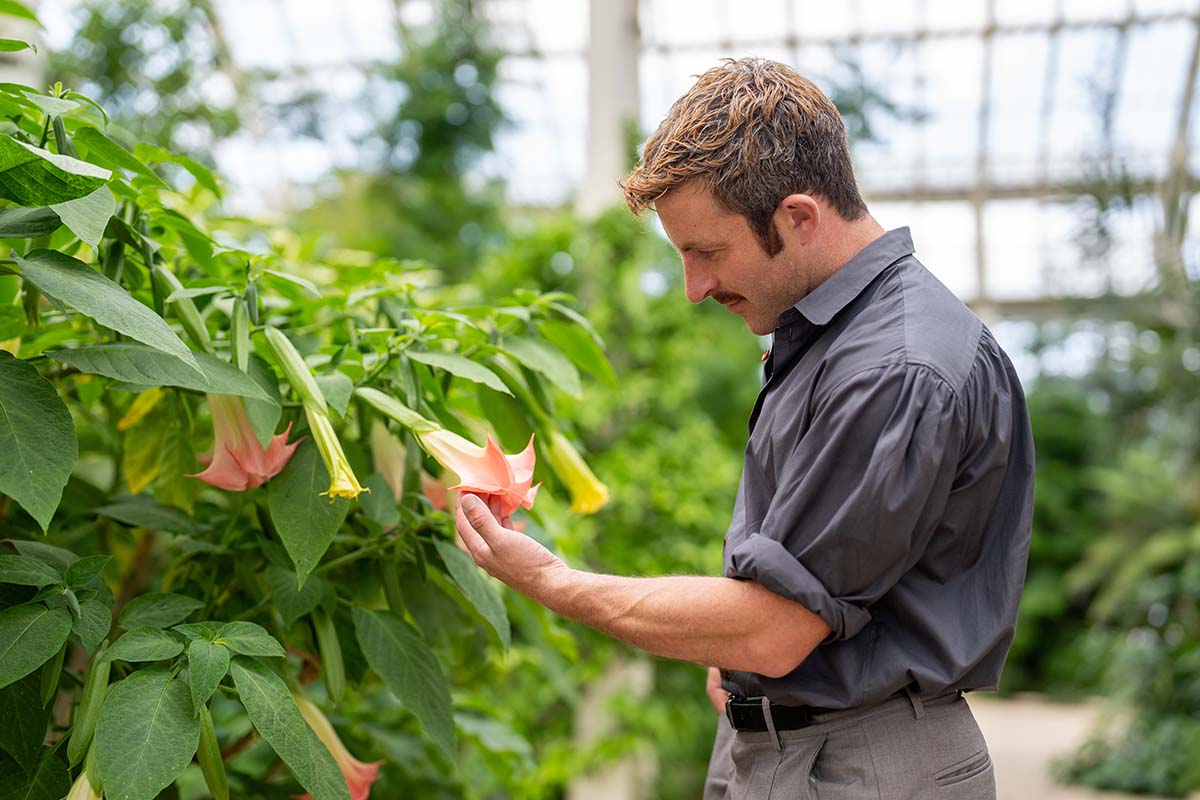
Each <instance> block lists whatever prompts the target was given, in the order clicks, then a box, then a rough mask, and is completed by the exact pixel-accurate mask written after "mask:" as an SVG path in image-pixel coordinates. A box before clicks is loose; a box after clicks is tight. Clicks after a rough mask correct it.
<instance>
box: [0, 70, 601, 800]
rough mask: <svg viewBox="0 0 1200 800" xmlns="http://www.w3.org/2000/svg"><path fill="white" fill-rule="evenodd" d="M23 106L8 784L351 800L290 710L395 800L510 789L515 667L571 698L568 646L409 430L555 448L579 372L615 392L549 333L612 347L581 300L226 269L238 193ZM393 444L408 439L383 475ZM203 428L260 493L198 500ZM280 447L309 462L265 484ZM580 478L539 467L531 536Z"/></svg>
mask: <svg viewBox="0 0 1200 800" xmlns="http://www.w3.org/2000/svg"><path fill="white" fill-rule="evenodd" d="M0 104H2V105H3V106H4V107H5V109H6V114H7V115H8V116H9V118H10V119H11V120H12V122H13V125H12V128H11V130H10V132H9V135H8V136H6V137H4V142H5V143H7V144H5V145H4V147H3V148H0V196H2V197H3V198H4V199H5V201H6V206H5V207H4V208H0V233H2V234H3V235H4V237H5V243H6V244H7V245H8V246H9V248H11V250H12V253H11V258H9V259H7V260H5V261H3V262H0V264H2V265H3V269H4V273H5V274H4V275H3V276H2V277H0V293H2V294H0V301H2V303H0V315H2V316H0V321H2V322H3V326H4V327H3V331H2V333H3V352H0V409H2V410H3V411H4V414H2V415H0V419H2V420H3V423H2V424H0V444H2V445H3V446H0V490H2V491H3V492H4V494H5V496H4V497H3V498H2V499H0V528H2V530H3V532H4V535H5V536H6V537H8V538H6V539H5V540H4V542H3V544H2V545H0V708H3V709H5V714H4V716H5V719H6V722H7V720H9V719H10V714H11V715H12V719H14V720H16V721H17V723H18V724H16V725H12V726H10V725H7V724H6V726H5V730H4V731H3V733H2V734H0V751H2V752H0V775H3V776H4V778H3V780H4V781H5V782H6V783H5V784H4V786H5V789H6V791H7V790H9V789H11V790H13V791H17V792H19V793H20V795H21V796H30V797H48V798H49V797H53V798H57V797H60V796H61V795H62V794H64V793H65V787H66V785H69V783H70V781H71V778H72V776H74V777H75V778H80V776H81V775H82V771H84V770H86V772H87V776H88V780H89V781H91V783H92V785H93V786H96V785H99V784H100V783H103V784H104V786H105V788H106V791H108V792H110V793H111V794H112V795H113V796H120V797H129V798H151V797H155V796H158V795H159V793H160V792H161V791H163V790H164V789H165V787H168V786H170V785H171V784H173V783H175V782H176V781H177V780H182V781H183V782H184V783H186V782H187V781H188V778H187V775H186V773H187V771H188V764H189V763H190V762H191V761H192V757H193V755H194V754H195V753H197V751H199V752H200V757H201V766H202V767H203V768H204V776H205V778H206V779H207V780H209V781H210V782H217V783H219V782H220V781H221V780H227V781H228V787H229V788H228V792H229V793H230V794H232V795H234V796H237V797H247V798H255V797H280V796H284V795H287V794H299V793H302V792H305V791H307V792H308V793H309V794H310V795H311V796H313V797H315V798H318V800H319V798H323V797H328V798H332V797H346V796H347V790H346V784H345V781H344V780H343V778H342V775H341V773H340V772H339V771H338V766H339V765H338V763H337V762H336V761H335V760H334V757H333V756H331V754H330V750H329V745H327V744H326V743H324V742H323V741H322V740H321V739H320V738H319V737H318V735H317V734H316V733H313V732H312V731H311V730H310V728H309V727H308V723H306V722H305V720H304V718H303V717H302V715H301V712H300V711H299V710H297V708H296V706H295V704H294V703H293V700H292V695H293V694H298V693H302V694H303V695H305V696H312V697H313V698H316V699H318V700H319V701H320V702H321V703H322V705H323V706H324V707H325V708H327V709H331V708H336V709H337V711H336V712H335V715H334V718H335V720H336V721H337V723H338V726H339V727H340V729H341V731H342V732H343V735H344V736H345V737H346V738H347V739H348V741H350V743H351V746H352V747H353V749H354V752H356V753H358V754H359V755H361V756H367V757H370V758H375V757H379V758H381V759H383V760H384V761H385V762H386V763H385V765H384V767H383V770H382V773H381V776H380V778H379V780H380V787H379V789H380V793H381V794H382V795H384V796H402V795H405V794H412V793H420V794H421V796H426V797H432V796H461V795H463V794H474V793H475V791H476V790H475V788H474V787H475V786H476V784H475V783H474V782H471V783H468V782H467V779H468V778H471V777H473V775H474V774H475V773H477V772H484V773H486V774H489V775H490V776H491V778H490V780H491V781H492V782H493V783H496V784H500V785H511V784H513V783H515V782H517V781H518V780H519V779H518V778H514V775H519V774H522V773H528V772H529V771H530V770H531V767H532V765H531V759H530V757H529V753H530V745H529V743H528V742H527V741H526V740H525V739H524V737H523V736H522V735H521V734H520V733H518V732H517V730H515V729H514V728H513V727H512V723H511V721H510V719H509V718H508V717H510V716H511V712H506V711H496V710H495V709H496V708H502V706H500V704H494V703H489V702H486V700H485V698H486V697H487V696H488V693H489V692H491V691H494V690H492V689H488V688H486V687H488V686H489V685H490V683H491V681H492V680H493V678H494V676H495V674H496V673H498V672H504V671H505V670H508V671H510V672H511V673H512V675H513V680H512V683H511V685H509V686H508V687H506V690H511V688H512V687H513V686H521V685H523V684H528V685H529V687H530V690H531V692H534V691H535V689H534V686H535V684H541V685H543V686H545V687H549V692H550V694H551V695H552V696H555V697H558V696H561V694H563V693H570V692H571V691H573V688H574V684H573V683H571V682H569V681H565V680H564V679H563V673H564V672H565V669H564V660H565V659H566V658H567V657H569V655H570V653H571V651H572V645H571V643H570V639H569V638H567V637H565V635H564V634H563V633H562V631H561V630H560V629H559V628H558V627H557V625H556V624H555V623H554V622H553V621H552V620H550V619H549V618H548V617H547V615H546V614H545V613H544V612H543V611H542V610H540V609H538V608H537V607H534V606H531V605H530V604H528V603H523V602H520V601H519V600H518V599H517V598H513V597H509V596H507V594H506V593H504V592H501V591H500V590H499V589H498V588H497V586H496V584H494V583H493V582H492V581H490V579H486V578H485V577H482V576H480V574H479V573H478V571H477V570H476V569H475V568H474V566H473V565H471V564H470V563H469V561H467V562H464V561H463V559H464V558H465V557H464V556H462V554H461V553H460V552H458V551H457V550H456V549H455V548H454V547H453V545H452V544H451V542H452V539H453V533H452V523H451V518H450V515H449V514H447V513H446V512H445V511H438V510H436V508H435V507H440V505H441V504H442V502H443V501H444V498H443V497H442V496H441V495H440V494H439V493H438V492H437V491H435V490H430V489H427V490H426V492H425V493H423V492H422V490H421V473H422V472H423V471H424V472H430V473H433V474H435V475H436V474H437V473H438V472H440V469H441V468H440V467H439V466H438V464H437V463H436V462H434V461H433V460H432V459H430V458H429V457H428V456H426V455H424V454H422V452H421V449H420V447H419V442H420V440H419V439H418V438H416V437H414V436H413V435H412V433H411V432H410V430H408V429H411V430H412V431H415V432H419V431H423V430H433V429H441V428H445V429H447V430H449V431H452V432H455V433H457V434H460V435H463V436H466V437H467V438H470V439H474V440H476V441H478V440H479V439H481V438H482V434H483V433H484V432H485V431H486V430H488V429H494V430H495V431H496V432H497V433H498V434H499V435H500V436H501V437H502V438H504V439H505V440H509V439H511V438H512V437H513V436H514V433H515V432H514V428H513V423H511V422H510V421H509V420H508V419H505V418H502V417H493V416H492V415H491V413H490V411H489V409H491V408H493V407H497V406H498V405H504V407H507V408H509V409H516V410H518V411H519V412H520V413H521V414H523V415H524V418H525V421H524V422H522V423H521V424H520V425H518V426H517V427H518V429H519V433H520V435H521V436H523V437H525V438H528V435H529V430H530V429H531V428H532V429H533V430H534V431H535V432H536V437H535V440H536V441H537V442H538V443H539V446H540V445H541V443H543V442H545V441H547V440H549V439H550V438H552V437H553V436H554V435H556V434H558V433H559V431H558V429H557V427H556V423H555V422H554V420H553V418H552V417H551V416H550V415H549V414H548V413H547V410H546V409H545V408H543V407H542V406H543V405H545V406H549V405H550V404H551V403H553V402H556V400H557V399H558V397H559V395H565V396H569V395H570V393H572V392H574V393H578V392H580V391H582V387H584V386H585V385H586V384H585V382H584V381H582V380H581V379H580V374H579V373H580V370H581V369H582V370H584V371H589V370H596V369H597V368H598V366H599V365H600V364H603V365H604V367H603V368H605V369H611V368H610V367H608V365H607V363H606V362H604V358H603V356H602V355H600V348H599V345H598V344H593V346H592V347H590V348H583V349H580V348H578V347H567V348H563V347H561V346H560V344H559V343H558V342H557V341H556V340H555V339H556V337H566V338H565V339H564V341H569V342H575V343H577V342H578V341H581V340H580V335H582V336H583V337H584V338H585V339H587V341H594V340H592V339H591V336H592V332H591V330H590V326H589V325H588V323H587V322H586V320H584V319H583V318H582V317H581V316H580V315H579V313H578V311H576V310H575V307H574V306H573V301H572V300H571V298H570V297H569V296H567V295H565V294H562V293H549V294H543V293H537V292H531V291H522V292H518V293H517V294H515V295H513V296H511V297H508V298H502V299H501V300H500V303H499V304H498V305H495V306H493V305H487V304H484V303H483V302H482V301H483V299H484V298H483V296H482V295H480V293H479V292H478V291H476V290H474V289H472V288H470V287H466V286H461V285H454V284H446V283H443V282H442V276H441V275H440V273H439V272H438V271H437V270H435V269H433V268H431V267H429V266H428V265H426V264H423V263H413V262H407V263H406V262H399V261H396V260H394V259H387V258H369V259H363V258H361V257H353V258H346V259H339V258H338V257H336V254H335V255H331V256H329V257H327V258H324V259H323V260H321V261H319V262H318V261H315V260H314V261H308V262H305V263H297V262H294V261H292V260H290V259H289V258H288V257H286V256H285V254H284V253H283V252H282V250H281V249H276V250H269V249H268V250H258V251H254V250H251V249H248V248H247V247H246V245H245V244H244V242H245V241H247V240H248V239H249V238H251V237H254V238H258V239H262V238H265V237H255V236H254V235H255V232H254V231H252V230H251V231H246V230H245V229H244V228H242V229H239V231H236V232H226V233H225V234H223V235H222V236H221V240H222V241H223V242H224V244H223V245H220V246H218V245H217V244H216V242H215V240H214V236H216V235H217V234H216V233H214V232H213V231H214V230H215V228H214V227H210V226H219V225H220V221H219V220H217V219H208V218H206V217H205V215H204V214H203V213H201V211H200V210H199V209H201V208H207V207H210V206H211V204H212V201H213V196H212V189H211V188H210V187H215V186H216V185H217V181H216V178H215V176H212V175H211V174H209V173H207V171H202V172H200V175H201V176H202V177H203V179H202V180H198V181H197V182H196V184H195V185H194V186H193V187H192V188H191V189H190V190H189V191H187V192H181V191H178V190H176V189H173V188H171V187H170V186H169V185H168V184H167V183H166V182H165V181H164V180H163V178H162V175H161V173H160V172H159V171H158V168H157V167H156V165H159V164H161V163H162V162H163V161H166V160H168V159H170V158H173V156H172V155H171V154H170V153H169V152H166V151H164V150H163V149H162V148H157V147H150V146H146V145H145V144H138V145H136V146H135V147H134V148H133V149H132V150H126V149H124V148H123V147H121V145H119V144H117V143H116V142H115V141H113V140H112V139H111V138H109V136H108V129H107V125H106V122H105V119H104V117H103V116H102V114H101V113H100V112H99V111H98V109H97V108H96V107H95V106H94V105H93V104H91V103H90V102H88V101H86V99H85V98H82V97H79V96H78V95H71V94H69V93H67V92H66V91H64V90H62V89H61V88H56V89H55V90H54V91H53V92H52V93H51V94H42V93H40V92H38V91H36V90H35V89H32V88H30V87H22V86H17V85H14V84H5V85H3V86H0ZM46 148H49V149H46ZM192 168H193V169H196V170H197V171H201V170H203V168H202V167H200V166H199V165H195V164H193V165H192ZM233 233H241V234H243V235H245V234H249V235H248V236H246V238H244V239H240V240H239V239H238V238H237V237H236V236H235V235H233ZM343 255H345V254H343ZM318 286H323V287H324V288H323V289H318V288H317V287H318ZM508 288H509V289H511V288H512V287H508ZM574 330H578V331H580V334H573V333H571V331H574ZM544 331H551V332H552V334H551V335H550V336H547V335H545V334H544V333H543V332H544ZM181 337H183V338H181ZM185 340H186V343H185ZM367 389H373V390H377V391H378V392H382V393H383V396H385V397H387V398H390V403H391V404H390V405H387V406H386V407H384V408H383V411H382V412H381V411H380V408H381V403H380V402H379V401H378V400H377V399H375V398H376V395H372V394H370V393H369V392H367V391H366V390H367ZM222 397H224V398H226V399H221V398H222ZM229 398H232V399H229ZM218 409H221V411H220V413H218ZM397 421H398V422H399V423H400V425H399V426H397ZM380 424H382V425H384V426H388V427H391V428H392V430H393V431H395V433H392V434H388V433H386V432H385V434H384V435H385V437H387V436H399V437H400V438H401V439H402V440H403V443H404V445H405V448H404V450H403V451H396V450H394V449H393V450H389V451H388V452H392V453H396V452H401V454H400V455H398V456H394V457H393V459H392V460H390V461H387V460H382V459H381V458H380V457H381V455H382V451H380V450H379V449H378V446H377V445H376V443H375V442H373V441H372V440H371V438H370V436H369V432H370V431H371V430H372V428H373V427H377V426H378V425H380ZM210 430H211V432H212V435H213V437H214V438H215V439H216V444H217V449H218V450H219V451H220V450H222V448H224V449H223V451H221V452H216V453H213V454H211V455H210V456H209V458H211V460H212V462H213V464H214V465H216V464H217V463H218V461H219V460H221V459H224V458H226V456H229V457H230V458H232V461H229V462H228V463H227V464H226V466H225V467H223V468H222V469H225V470H228V471H237V470H241V471H242V472H244V473H245V474H246V475H247V476H249V483H248V484H247V488H246V489H245V490H244V491H230V490H227V489H217V488H214V487H213V486H208V485H206V484H205V483H203V482H201V481H200V480H198V479H197V477H196V474H197V473H199V472H200V471H201V468H202V466H203V464H202V463H201V458H200V457H199V456H198V455H197V453H198V452H200V451H202V450H203V449H204V444H205V442H206V441H208V440H209V435H210ZM281 431H282V433H281ZM289 431H290V436H289ZM273 439H280V440H283V439H290V441H291V442H292V443H295V442H297V441H298V440H300V439H303V441H300V442H299V445H298V447H297V448H296V449H295V451H294V452H290V453H284V455H285V456H286V457H284V458H274V457H273V458H268V459H266V461H263V459H262V456H263V449H264V447H265V446H266V445H267V444H270V443H272V441H273ZM273 446H275V445H273ZM256 452H257V455H254V454H255V453H256ZM271 452H272V451H268V456H269V455H270V453H271ZM543 455H544V452H543ZM373 462H374V468H372V467H370V466H368V465H371V464H372V463H373ZM545 463H548V464H549V463H551V462H549V461H546V462H545ZM551 466H552V464H551ZM212 469H213V468H210V470H207V471H206V472H205V475H206V480H209V482H210V483H214V484H215V480H212V479H211V473H212ZM358 476H363V477H362V480H361V484H362V485H363V486H365V487H366V488H365V489H361V488H360V487H359V479H358ZM561 478H562V479H561V480H560V478H559V477H556V475H555V473H554V472H553V470H552V469H548V468H547V467H546V466H539V467H538V472H537V475H536V478H535V479H541V480H542V481H543V482H544V484H545V485H544V486H543V490H542V496H543V497H544V498H545V502H544V503H543V504H542V505H541V506H539V509H538V511H536V512H531V518H530V519H528V520H527V524H528V525H529V530H530V532H531V533H534V534H535V535H542V536H544V534H543V533H542V531H544V530H546V529H551V530H552V529H554V528H556V527H558V526H559V525H560V524H561V523H559V522H557V521H556V520H558V519H560V518H561V515H562V514H565V513H567V512H566V510H565V504H563V503H561V502H560V503H556V502H555V499H554V497H553V495H554V493H555V492H557V491H558V490H559V488H560V487H561V488H567V489H570V490H571V491H574V490H575V488H576V487H575V486H574V485H572V481H577V480H578V479H579V476H578V475H576V474H574V473H572V474H571V475H565V476H561ZM389 479H391V481H394V484H395V485H397V486H399V487H400V493H399V496H398V497H396V496H393V495H392V488H391V486H392V485H393V483H392V482H390V481H389ZM264 481H265V482H266V485H265V486H261V487H260V484H261V483H263V482H264ZM322 495H324V496H322ZM543 506H544V507H545V510H542V508H543ZM547 541H551V539H547ZM114 589H116V593H115V594H114V591H113V590H114ZM510 614H511V615H512V618H513V621H514V625H513V631H512V633H511V638H510V635H509V633H508V626H509V622H508V617H509V615H510ZM506 651H507V654H506ZM506 664H508V665H510V666H507V667H506V666H505V665H506ZM516 665H520V667H521V668H520V669H519V670H518V669H517V668H516ZM317 676H320V677H321V678H322V684H323V686H322V687H321V688H320V689H317V687H315V686H312V685H311V684H312V682H313V680H314V678H316V677H317ZM481 686H482V687H485V688H483V689H480V688H479V687H481ZM72 708H74V709H75V713H74V715H73V717H72V715H71V713H70V711H71V709H72ZM48 709H55V711H54V712H53V713H51V712H49V711H48ZM210 713H211V718H212V722H211V724H210V723H209V722H208V721H207V720H208V715H209V714H210ZM523 727H525V729H528V728H530V727H532V725H526V726H523ZM44 739H45V740H48V741H49V742H51V743H55V744H52V745H51V746H43V745H42V742H43V740H44ZM89 740H90V741H89ZM64 742H69V746H68V747H67V748H63V747H61V746H60V745H61V744H63V743H64ZM335 749H336V748H335ZM334 755H337V753H334ZM64 759H69V760H64ZM460 765H461V766H460ZM343 769H344V768H343ZM222 774H224V775H225V777H224V778H221V777H219V776H221V775H222ZM181 776H182V777H181ZM10 784H11V785H10ZM210 786H213V783H210ZM213 791H214V792H218V793H219V790H218V789H216V788H213Z"/></svg>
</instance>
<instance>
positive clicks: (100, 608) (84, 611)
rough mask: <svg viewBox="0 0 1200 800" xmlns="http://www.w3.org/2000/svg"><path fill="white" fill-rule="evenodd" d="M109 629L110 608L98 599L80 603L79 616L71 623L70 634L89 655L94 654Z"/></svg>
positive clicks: (110, 619) (110, 621)
mask: <svg viewBox="0 0 1200 800" xmlns="http://www.w3.org/2000/svg"><path fill="white" fill-rule="evenodd" d="M111 628H112V607H111V606H109V605H107V604H106V603H104V602H102V601H100V600H99V599H92V600H85V601H83V602H82V603H80V604H79V616H78V617H77V618H76V619H75V620H74V621H73V622H72V623H71V632H72V633H74V634H75V635H76V636H78V637H79V643H80V644H82V645H83V649H85V650H87V651H88V652H89V653H94V652H96V648H97V647H99V646H100V643H101V642H103V641H104V638H105V637H106V636H108V631H109V629H111Z"/></svg>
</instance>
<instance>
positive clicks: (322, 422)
mask: <svg viewBox="0 0 1200 800" xmlns="http://www.w3.org/2000/svg"><path fill="white" fill-rule="evenodd" d="M304 413H305V415H306V416H307V417H308V427H309V428H310V429H311V430H312V435H313V440H314V441H316V443H317V449H318V450H319V451H320V452H321V458H322V460H324V462H325V469H327V470H329V491H328V492H322V494H327V495H329V499H330V501H331V502H332V501H333V499H334V498H337V497H346V498H349V499H351V500H353V499H354V498H355V497H358V496H359V495H360V494H362V493H363V492H364V491H366V490H365V489H363V487H362V486H360V485H359V483H358V478H356V477H355V476H354V470H353V469H352V468H351V467H350V462H349V461H347V460H346V453H345V452H344V451H343V450H342V443H341V442H340V441H338V438H337V434H336V433H334V430H333V423H332V422H330V420H329V415H328V414H326V413H325V412H324V411H322V410H321V409H319V408H317V407H315V406H311V405H309V404H308V403H305V404H304Z"/></svg>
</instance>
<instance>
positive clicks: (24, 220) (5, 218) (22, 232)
mask: <svg viewBox="0 0 1200 800" xmlns="http://www.w3.org/2000/svg"><path fill="white" fill-rule="evenodd" d="M61 225H62V220H60V219H59V218H58V214H55V213H54V209H52V208H3V209H0V238H13V239H32V238H34V237H36V236H49V235H50V234H52V233H54V232H55V231H56V230H58V228H59V226H61Z"/></svg>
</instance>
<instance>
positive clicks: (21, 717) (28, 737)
mask: <svg viewBox="0 0 1200 800" xmlns="http://www.w3.org/2000/svg"><path fill="white" fill-rule="evenodd" d="M40 684H41V676H40V675H28V676H26V677H25V678H24V679H23V680H19V681H17V682H16V683H11V684H9V685H8V686H5V687H4V688H3V689H0V720H4V724H3V725H0V750H4V751H6V752H7V753H8V754H9V755H10V756H12V757H13V759H15V760H16V762H17V763H18V764H20V765H21V768H22V769H24V770H25V771H26V772H29V771H30V770H32V769H33V767H34V765H35V764H36V763H37V760H38V751H39V750H40V749H41V746H42V739H44V738H45V737H46V726H47V725H49V724H50V710H51V707H50V706H42V698H41V687H40Z"/></svg>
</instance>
